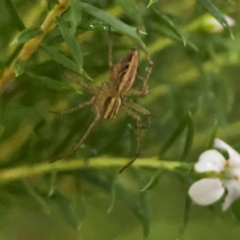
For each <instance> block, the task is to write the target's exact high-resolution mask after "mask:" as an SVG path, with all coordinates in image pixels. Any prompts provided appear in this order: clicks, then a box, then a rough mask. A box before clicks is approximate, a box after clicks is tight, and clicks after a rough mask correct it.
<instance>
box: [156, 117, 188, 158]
mask: <svg viewBox="0 0 240 240" xmlns="http://www.w3.org/2000/svg"><path fill="white" fill-rule="evenodd" d="M188 118H189V117H188V116H185V117H184V118H183V119H182V120H181V121H180V123H179V124H178V127H177V128H176V129H175V131H174V132H173V133H172V135H171V136H170V138H169V140H168V141H167V142H166V143H165V144H164V145H163V146H162V148H161V149H160V153H159V157H160V158H161V157H163V155H164V153H165V152H166V151H167V150H168V149H169V148H170V147H171V146H172V144H173V143H174V141H175V140H176V139H177V138H178V137H179V136H180V135H181V133H182V132H183V130H184V129H185V128H186V126H187V124H188Z"/></svg>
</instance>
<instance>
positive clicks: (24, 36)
mask: <svg viewBox="0 0 240 240" xmlns="http://www.w3.org/2000/svg"><path fill="white" fill-rule="evenodd" d="M41 33H42V29H41V28H40V27H35V28H27V29H25V30H23V31H22V32H21V33H20V34H19V35H18V36H17V37H16V38H14V39H13V41H12V42H11V45H13V44H16V43H25V42H28V41H29V40H31V39H32V38H34V37H36V36H38V35H39V34H41Z"/></svg>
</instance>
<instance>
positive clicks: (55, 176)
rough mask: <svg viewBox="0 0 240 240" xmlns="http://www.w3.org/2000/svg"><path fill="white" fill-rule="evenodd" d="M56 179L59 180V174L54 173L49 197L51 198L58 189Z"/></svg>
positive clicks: (51, 178)
mask: <svg viewBox="0 0 240 240" xmlns="http://www.w3.org/2000/svg"><path fill="white" fill-rule="evenodd" d="M56 179H57V172H52V173H51V175H50V187H49V191H48V197H51V196H52V195H53V194H54V192H55V189H56Z"/></svg>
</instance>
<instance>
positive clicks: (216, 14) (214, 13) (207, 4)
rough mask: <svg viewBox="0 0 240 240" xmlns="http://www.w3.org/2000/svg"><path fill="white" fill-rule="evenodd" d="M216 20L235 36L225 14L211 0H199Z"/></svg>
mask: <svg viewBox="0 0 240 240" xmlns="http://www.w3.org/2000/svg"><path fill="white" fill-rule="evenodd" d="M197 1H198V2H199V3H200V4H201V5H202V6H203V7H204V8H205V9H206V10H207V11H208V12H209V13H210V14H211V15H212V16H213V17H214V18H216V20H217V21H218V22H219V23H220V24H221V25H222V26H223V27H224V28H225V29H226V30H227V31H228V32H229V34H230V36H231V38H232V39H234V36H233V34H232V30H231V28H230V26H229V25H228V23H227V21H226V19H225V16H224V15H223V14H222V13H221V12H220V11H219V10H218V8H217V7H216V6H215V5H214V4H213V3H212V2H211V1H209V0H197Z"/></svg>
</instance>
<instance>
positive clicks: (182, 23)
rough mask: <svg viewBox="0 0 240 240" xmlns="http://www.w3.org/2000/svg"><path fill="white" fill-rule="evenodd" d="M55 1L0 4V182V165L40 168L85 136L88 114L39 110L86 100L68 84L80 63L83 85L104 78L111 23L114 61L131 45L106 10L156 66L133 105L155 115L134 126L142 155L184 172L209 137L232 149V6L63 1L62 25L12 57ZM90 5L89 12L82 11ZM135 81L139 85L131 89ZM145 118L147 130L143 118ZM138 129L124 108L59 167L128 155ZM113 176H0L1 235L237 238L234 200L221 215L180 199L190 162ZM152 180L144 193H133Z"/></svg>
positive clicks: (235, 60)
mask: <svg viewBox="0 0 240 240" xmlns="http://www.w3.org/2000/svg"><path fill="white" fill-rule="evenodd" d="M63 2H64V1H63ZM65 2H68V1H65ZM57 4H58V1H54V0H48V1H47V0H36V1H27V0H21V1H19V0H11V1H10V0H5V1H1V2H0V13H1V14H0V76H1V75H2V76H4V74H6V72H7V70H8V69H9V68H10V66H11V64H12V63H14V72H15V76H16V77H15V79H14V80H13V81H8V80H7V81H6V82H4V80H3V77H2V78H1V79H0V86H1V92H2V93H1V99H0V106H1V107H0V168H1V172H0V175H1V173H2V172H3V171H5V170H6V169H11V170H12V171H13V172H14V171H18V169H19V168H21V167H23V166H30V169H31V168H32V169H35V170H36V168H34V167H36V166H38V165H37V164H46V165H48V163H49V161H50V160H52V159H54V158H56V157H57V156H59V155H60V154H61V153H63V152H64V151H66V150H67V149H70V148H71V147H72V146H74V144H75V143H77V142H78V141H79V139H80V138H81V136H82V135H83V134H84V133H85V131H86V130H87V128H88V126H89V125H90V124H91V122H92V121H93V119H94V114H93V112H92V111H91V107H86V108H84V109H82V110H81V111H77V112H75V113H71V114H68V115H64V116H55V115H54V114H50V113H49V112H48V111H49V110H56V111H57V110H58V111H60V110H63V109H66V108H70V107H74V106H77V105H78V104H80V103H83V102H86V101H88V100H89V99H90V98H91V94H90V93H88V92H86V91H84V90H83V89H81V88H80V86H78V85H76V84H74V81H72V80H71V79H69V78H67V77H66V72H69V73H70V74H72V70H75V67H76V66H77V67H79V64H80V65H81V66H80V70H79V75H80V76H79V79H81V80H82V81H85V82H86V83H88V84H90V85H97V86H99V85H101V84H102V83H103V82H105V81H108V78H109V76H108V40H109V34H108V31H107V30H108V26H109V24H110V25H112V24H113V25H114V24H115V25H116V27H114V26H115V25H114V26H112V34H111V35H112V36H111V38H112V41H113V60H114V62H115V63H116V62H118V61H119V60H120V59H121V58H122V57H123V56H125V54H126V53H127V52H128V51H129V49H131V48H132V47H135V46H138V47H139V46H140V44H141V42H140V40H139V39H137V37H135V39H134V38H131V36H129V35H131V34H129V33H128V29H127V28H123V29H122V31H119V29H118V28H117V27H118V26H120V25H118V24H119V23H118V22H117V23H115V22H114V23H113V21H111V20H112V18H110V17H109V15H111V16H113V17H114V18H117V19H120V20H121V21H122V22H124V23H125V24H127V25H129V26H132V27H133V28H131V30H130V33H132V34H133V35H134V34H135V33H136V32H135V31H136V28H137V29H138V30H139V32H140V38H141V39H142V40H143V42H144V43H145V44H146V46H147V49H148V51H149V53H150V56H151V59H152V60H153V62H154V68H153V72H152V75H151V77H150V80H149V94H148V95H147V96H146V97H144V98H138V97H132V98H130V99H132V101H134V102H135V103H138V104H139V105H141V106H142V107H144V108H146V109H148V110H149V111H150V112H151V113H152V116H153V119H152V126H151V128H150V129H148V130H147V129H143V130H142V136H141V156H140V157H141V158H144V159H146V160H147V159H149V162H150V163H151V159H153V158H156V159H159V161H161V160H165V161H180V162H183V163H186V166H192V165H191V164H192V163H194V162H196V161H197V159H198V156H199V155H200V154H201V153H202V152H203V151H205V150H206V149H208V148H209V147H210V143H211V141H212V139H213V137H215V136H217V137H219V138H221V139H222V140H224V141H225V142H227V143H229V144H230V145H231V146H233V147H234V148H235V149H236V150H240V141H239V129H240V121H239V118H240V114H239V111H238V109H239V106H238V103H239V95H238V93H237V92H238V90H240V85H239V75H240V68H239V53H240V47H239V46H240V45H239V40H240V27H239V24H238V23H239V21H240V15H239V10H240V2H239V1H238V0H235V1H234V0H232V1H226V0H218V1H217V0H214V1H211V2H210V1H208V0H181V1H175V0H161V1H150V2H149V1H146V0H141V1H135V0H132V1H126V0H115V1H108V0H101V1H94V0H91V1H82V6H81V1H77V0H76V1H74V0H72V1H70V7H67V10H66V11H64V12H63V14H61V17H60V20H58V24H59V25H60V26H62V29H65V30H61V27H58V26H56V25H53V29H52V30H51V31H49V32H48V34H47V35H46V36H45V38H44V39H43V40H42V41H41V42H40V45H39V47H38V48H37V50H36V51H35V52H34V53H33V54H31V55H30V56H29V57H27V59H26V60H27V61H25V60H23V59H19V58H18V56H19V53H20V51H21V50H22V49H23V47H24V44H26V42H29V41H30V40H31V39H32V38H33V37H36V36H37V35H39V34H41V30H40V29H39V27H40V26H41V24H42V23H43V22H44V21H45V19H46V17H47V16H48V14H49V13H50V12H51V11H52V9H54V7H55V6H56V5H57ZM151 4H152V5H151ZM148 5H149V7H148V8H147V6H148ZM89 6H92V7H95V8H94V9H95V10H94V11H93V12H90V10H89ZM97 14H99V16H100V17H97V16H96V15H97ZM224 16H228V17H229V18H230V19H228V20H229V21H228V24H229V25H226V23H225V20H224V19H225V17H224ZM216 18H218V20H219V21H220V22H222V24H223V25H224V26H225V29H224V28H223V26H222V25H221V24H220V23H219V22H217V21H216ZM64 23H65V25H64ZM61 24H62V25H61ZM64 26H65V28H64ZM124 26H125V25H124ZM66 28H67V29H68V30H66ZM64 31H65V33H66V31H69V33H71V36H72V37H73V36H74V37H73V38H72V39H74V41H75V43H77V46H79V49H78V50H79V52H77V53H81V56H79V55H76V54H77V53H76V54H75V55H74V53H73V52H74V51H72V49H73V48H72V46H73V45H74V44H73V45H69V41H68V40H67V39H68V38H67V37H66V36H65V35H64V34H63V33H64ZM67 33H68V32H67ZM144 33H146V34H144ZM140 55H141V60H140V63H139V74H140V75H143V76H144V74H145V73H146V71H145V69H146V67H147V65H148V63H147V61H146V59H145V57H144V53H143V52H142V51H140ZM14 59H18V60H17V61H15V60H14ZM66 59H69V62H70V64H69V62H68V61H67V60H66ZM82 59H83V60H82ZM14 61H15V62H14ZM77 64H78V65H77ZM69 66H73V67H72V68H71V67H70V68H71V70H70V69H69V68H68V67H69ZM82 69H84V71H82ZM75 72H76V71H75ZM89 78H92V79H93V80H92V81H91V80H89ZM140 86H141V81H136V84H135V86H134V87H135V88H136V89H138V88H139V87H140ZM142 120H143V123H147V119H146V118H145V117H144V116H143V117H142ZM135 125H136V124H135V122H134V120H133V119H131V118H130V117H129V116H127V114H126V113H125V112H121V111H120V112H119V114H118V116H117V118H116V119H115V120H112V121H111V120H101V121H100V123H99V124H98V125H97V126H96V127H95V128H94V130H93V131H92V132H91V134H90V136H89V137H88V138H87V140H86V141H85V142H84V144H83V145H82V146H81V148H80V149H79V150H78V151H76V152H75V153H73V154H72V155H71V156H69V157H68V160H67V161H71V160H72V159H78V160H79V161H87V160H89V159H90V160H91V159H97V160H98V161H99V162H101V161H109V162H110V161H114V159H120V158H121V159H125V160H128V159H129V160H130V159H131V156H133V155H134V151H135V146H136V139H135V138H136V137H135ZM119 170H120V169H119V168H116V167H112V166H109V167H104V168H101V164H100V165H99V168H95V169H77V170H75V171H61V172H56V171H53V170H51V171H46V173H43V174H37V175H36V176H31V177H28V178H25V177H24V176H22V177H21V176H20V177H19V178H18V179H16V180H14V181H10V180H6V181H2V182H1V185H0V188H1V189H0V239H8V240H23V239H24V240H25V239H36V240H37V239H39V240H40V239H41V240H42V239H44V240H45V239H46V240H52V239H58V240H66V239H72V240H74V239H86V240H96V239H103V240H112V239H114V240H120V239H121V240H123V239H132V240H134V239H136V240H137V239H143V238H147V239H151V240H155V239H163V240H170V239H171V240H172V239H183V240H192V239H194V240H198V239H199V240H200V239H205V240H208V239H209V240H210V239H211V240H212V239H218V240H223V239H231V240H235V239H239V236H240V225H239V218H240V205H239V203H240V202H238V201H236V202H235V203H234V205H233V206H232V208H231V209H229V210H228V211H227V212H221V209H220V206H221V204H220V203H218V204H215V205H214V206H210V207H201V206H197V205H193V204H192V203H191V202H190V200H189V199H188V197H187V191H188V188H189V186H190V184H191V183H192V182H193V181H194V180H195V179H196V176H194V174H193V172H192V170H191V167H189V168H184V169H174V170H173V171H171V172H169V171H162V170H161V169H160V170H157V169H154V168H152V167H151V168H150V167H149V168H136V167H134V166H131V167H129V168H128V169H126V170H125V172H123V173H122V174H120V175H119V174H118V171H119ZM153 176H154V178H153V180H154V184H152V188H151V189H148V190H146V191H143V192H140V189H142V188H143V187H144V186H145V185H146V184H147V183H148V182H149V180H150V179H151V178H152V177H153ZM1 179H3V178H1V176H0V181H1ZM153 185H154V186H153Z"/></svg>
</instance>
